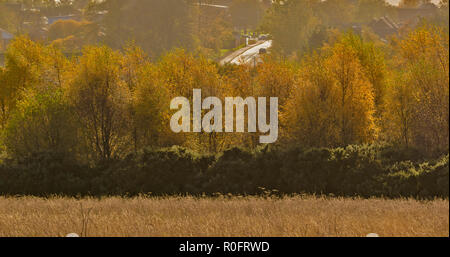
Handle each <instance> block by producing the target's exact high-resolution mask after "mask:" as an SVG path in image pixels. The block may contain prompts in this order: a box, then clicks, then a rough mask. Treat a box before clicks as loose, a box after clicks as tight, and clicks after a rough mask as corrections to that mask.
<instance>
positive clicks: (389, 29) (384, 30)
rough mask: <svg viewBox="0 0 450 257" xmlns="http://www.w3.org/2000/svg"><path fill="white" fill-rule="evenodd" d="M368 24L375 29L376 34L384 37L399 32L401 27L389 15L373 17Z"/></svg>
mask: <svg viewBox="0 0 450 257" xmlns="http://www.w3.org/2000/svg"><path fill="white" fill-rule="evenodd" d="M368 26H369V27H370V28H371V29H372V30H373V32H374V33H375V34H377V35H378V36H380V37H381V38H383V39H386V38H387V37H389V36H391V35H394V34H397V33H398V31H399V29H400V27H399V25H398V24H397V23H395V22H394V21H393V20H391V19H390V18H389V17H388V16H383V17H380V18H376V19H373V20H372V22H370V23H369V24H368Z"/></svg>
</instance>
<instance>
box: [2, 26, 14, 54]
mask: <svg viewBox="0 0 450 257" xmlns="http://www.w3.org/2000/svg"><path fill="white" fill-rule="evenodd" d="M13 38H14V35H13V34H12V33H9V32H8V31H6V30H4V29H2V28H0V50H4V49H5V48H6V47H7V46H8V44H9V42H10V41H11V40H12V39H13Z"/></svg>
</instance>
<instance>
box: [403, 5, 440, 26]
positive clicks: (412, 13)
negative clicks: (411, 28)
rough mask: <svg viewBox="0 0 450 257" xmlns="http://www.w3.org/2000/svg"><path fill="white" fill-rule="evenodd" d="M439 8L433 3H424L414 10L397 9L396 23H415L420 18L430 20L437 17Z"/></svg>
mask: <svg viewBox="0 0 450 257" xmlns="http://www.w3.org/2000/svg"><path fill="white" fill-rule="evenodd" d="M438 12H439V7H437V6H436V5H435V4H433V3H424V4H421V5H420V6H418V7H415V8H407V7H402V8H398V10H397V13H398V21H399V22H400V23H403V24H411V23H417V21H418V20H420V19H421V18H432V17H434V16H436V15H438Z"/></svg>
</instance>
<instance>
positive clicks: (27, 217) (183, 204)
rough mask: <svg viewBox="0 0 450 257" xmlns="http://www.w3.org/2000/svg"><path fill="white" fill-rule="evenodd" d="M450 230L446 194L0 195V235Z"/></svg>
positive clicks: (446, 233) (318, 233)
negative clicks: (360, 196)
mask: <svg viewBox="0 0 450 257" xmlns="http://www.w3.org/2000/svg"><path fill="white" fill-rule="evenodd" d="M71 232H75V233H78V234H82V235H83V236H145V237H147V236H151V237H152V236H158V237H159V236H162V237H166V236H226V237H228V236H295V237H297V236H298V237H318V236H365V235H367V234H368V233H372V232H373V233H378V234H379V235H380V236H408V237H413V236H445V237H448V236H449V201H448V200H434V201H417V200H412V199H400V200H385V199H368V200H366V199H348V198H324V197H319V198H316V197H291V198H284V199H275V198H269V199H264V198H254V197H245V198H244V197H242V198H240V197H234V198H231V199H228V198H214V199H212V198H193V197H169V198H144V197H137V198H118V197H112V198H104V199H92V198H86V199H82V200H76V199H72V198H58V197H55V198H50V199H43V198H34V197H23V198H14V197H13V198H0V236H3V237H4V236H8V237H10V236H13V237H15V236H27V237H33V236H52V237H53V236H65V235H66V234H68V233H71Z"/></svg>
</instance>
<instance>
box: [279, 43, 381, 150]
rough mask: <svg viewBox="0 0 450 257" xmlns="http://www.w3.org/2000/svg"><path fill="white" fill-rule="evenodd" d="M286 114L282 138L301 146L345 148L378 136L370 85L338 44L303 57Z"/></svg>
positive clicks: (354, 57) (356, 60) (357, 63)
mask: <svg viewBox="0 0 450 257" xmlns="http://www.w3.org/2000/svg"><path fill="white" fill-rule="evenodd" d="M284 110H285V111H284V113H283V114H282V124H283V128H282V129H283V134H284V136H285V138H288V140H290V141H293V142H298V143H301V144H303V145H308V146H345V145H348V144H355V143H365V142H372V141H373V140H374V139H375V136H376V127H375V124H374V117H373V114H374V95H373V88H372V84H371V83H370V81H369V80H368V79H367V78H366V76H365V74H364V72H363V68H362V65H361V63H360V61H359V58H358V56H357V53H356V52H355V51H354V50H353V49H352V48H351V47H350V46H348V45H346V44H344V43H342V42H339V43H336V44H335V45H333V46H332V47H331V48H329V49H327V48H324V49H322V51H321V52H320V53H315V54H313V55H312V56H310V57H307V58H306V59H305V61H304V62H303V64H302V67H301V68H300V71H299V78H298V81H297V83H296V84H295V86H294V87H293V90H292V94H291V97H290V99H289V100H288V101H287V103H286V106H285V107H284Z"/></svg>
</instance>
